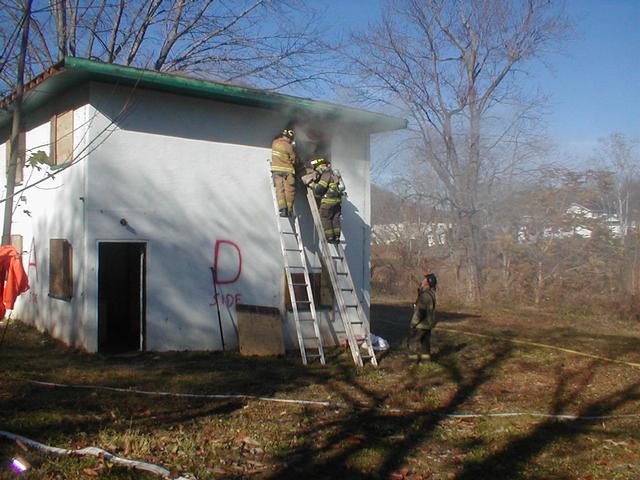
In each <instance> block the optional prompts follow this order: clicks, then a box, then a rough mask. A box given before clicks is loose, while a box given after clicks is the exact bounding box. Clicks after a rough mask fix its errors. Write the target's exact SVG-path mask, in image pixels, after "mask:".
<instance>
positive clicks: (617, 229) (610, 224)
mask: <svg viewBox="0 0 640 480" xmlns="http://www.w3.org/2000/svg"><path fill="white" fill-rule="evenodd" d="M523 220H524V223H525V225H523V226H522V227H520V229H519V230H518V241H519V242H527V241H529V239H530V235H529V233H528V229H527V226H526V223H527V221H528V217H523ZM564 220H565V221H564V225H563V226H562V227H549V226H546V227H544V228H543V229H542V236H543V237H545V238H570V237H574V236H577V237H581V238H591V236H592V235H593V232H594V229H595V228H596V226H601V227H602V226H603V227H605V228H607V229H608V230H609V232H610V233H611V235H612V236H613V237H614V238H619V237H621V236H622V227H621V223H620V220H619V218H618V216H617V215H615V214H611V213H606V212H598V211H596V210H594V209H591V208H588V207H585V206H584V205H580V204H578V203H573V204H571V205H570V206H569V207H568V208H567V209H566V211H565V213H564Z"/></svg>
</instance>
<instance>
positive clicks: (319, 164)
mask: <svg viewBox="0 0 640 480" xmlns="http://www.w3.org/2000/svg"><path fill="white" fill-rule="evenodd" d="M311 166H312V167H313V172H311V173H310V174H307V175H305V176H304V178H303V181H304V183H305V184H306V185H307V186H308V187H309V188H311V190H313V194H314V196H315V197H316V201H317V202H318V203H319V205H318V208H319V213H320V220H321V221H322V228H323V230H324V235H325V238H326V239H327V242H329V243H340V233H341V226H340V218H341V216H342V196H343V195H346V193H345V191H344V190H345V187H344V184H343V183H342V178H341V177H340V172H338V171H337V170H333V169H332V168H331V163H330V162H329V160H327V158H325V157H324V156H320V155H316V156H314V157H313V158H312V159H311Z"/></svg>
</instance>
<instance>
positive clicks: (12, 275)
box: [0, 245, 29, 319]
mask: <svg viewBox="0 0 640 480" xmlns="http://www.w3.org/2000/svg"><path fill="white" fill-rule="evenodd" d="M0 279H1V280H2V281H0V296H2V302H1V303H0V319H1V318H4V315H5V313H6V311H7V309H10V310H13V305H14V304H15V302H16V298H18V295H20V294H21V293H23V292H26V291H27V290H29V279H28V278H27V274H26V273H25V272H24V268H23V266H22V260H21V258H20V254H19V253H18V251H17V250H16V249H15V248H14V247H12V246H11V245H3V246H1V247H0Z"/></svg>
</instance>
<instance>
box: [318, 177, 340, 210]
mask: <svg viewBox="0 0 640 480" xmlns="http://www.w3.org/2000/svg"><path fill="white" fill-rule="evenodd" d="M313 193H314V194H315V196H316V197H321V198H320V204H322V205H338V204H339V203H341V202H342V191H341V190H340V178H339V177H338V176H337V175H334V173H333V171H332V170H330V169H327V170H325V171H323V172H322V173H321V175H320V179H319V180H318V181H317V182H316V183H315V185H314V186H313Z"/></svg>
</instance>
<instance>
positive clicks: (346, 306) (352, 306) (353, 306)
mask: <svg viewBox="0 0 640 480" xmlns="http://www.w3.org/2000/svg"><path fill="white" fill-rule="evenodd" d="M358 306H359V305H357V304H356V305H345V306H344V308H358Z"/></svg>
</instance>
